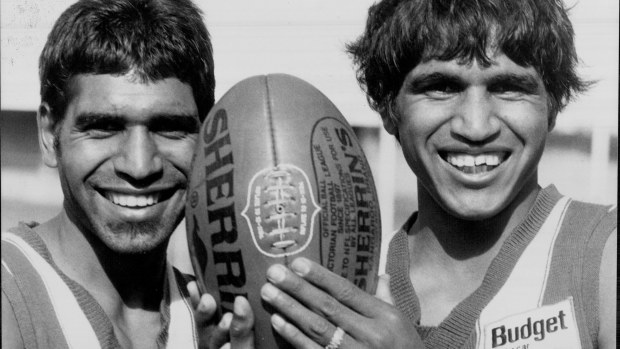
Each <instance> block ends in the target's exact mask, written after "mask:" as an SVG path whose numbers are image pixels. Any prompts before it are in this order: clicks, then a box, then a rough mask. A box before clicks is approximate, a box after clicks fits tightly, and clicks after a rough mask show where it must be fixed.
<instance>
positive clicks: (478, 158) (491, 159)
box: [446, 154, 501, 167]
mask: <svg viewBox="0 0 620 349" xmlns="http://www.w3.org/2000/svg"><path fill="white" fill-rule="evenodd" d="M446 161H448V163H449V164H450V165H452V166H456V167H464V166H470V167H471V166H480V165H487V166H497V165H499V164H500V163H501V157H500V154H480V155H475V156H474V155H469V154H448V155H447V156H446Z"/></svg>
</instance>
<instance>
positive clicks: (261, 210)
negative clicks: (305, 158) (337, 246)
mask: <svg viewBox="0 0 620 349" xmlns="http://www.w3.org/2000/svg"><path fill="white" fill-rule="evenodd" d="M319 211H320V207H319V206H318V205H317V203H316V202H315V200H314V196H313V193H312V186H311V185H310V181H309V179H308V176H307V175H306V174H305V173H304V172H303V170H301V169H300V168H299V167H297V166H294V165H291V164H280V165H278V166H276V167H271V168H266V169H263V170H261V171H260V172H258V173H257V174H256V175H254V177H253V178H252V180H251V181H250V184H249V186H248V199H247V204H246V206H245V208H244V210H243V211H242V212H241V215H242V216H243V217H244V218H245V219H246V221H247V223H248V225H249V227H250V231H251V232H252V239H253V240H254V244H255V245H256V247H257V248H258V250H259V251H260V252H261V253H263V254H265V255H267V256H270V257H284V256H290V255H293V254H296V253H299V252H301V251H303V250H304V249H305V248H306V247H307V246H308V244H309V243H310V241H311V240H312V233H313V230H314V220H315V217H316V215H317V214H318V212H319Z"/></svg>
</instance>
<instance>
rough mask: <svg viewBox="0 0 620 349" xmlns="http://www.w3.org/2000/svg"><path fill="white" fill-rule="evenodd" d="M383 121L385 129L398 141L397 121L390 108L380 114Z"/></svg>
mask: <svg viewBox="0 0 620 349" xmlns="http://www.w3.org/2000/svg"><path fill="white" fill-rule="evenodd" d="M379 114H380V115H381V120H382V121H383V128H384V129H385V130H386V131H387V133H389V134H391V135H392V136H394V137H396V139H398V126H397V125H396V120H395V118H394V116H392V114H391V113H390V112H389V111H388V108H385V109H383V110H382V111H381V112H380V113H379Z"/></svg>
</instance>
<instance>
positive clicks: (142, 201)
mask: <svg viewBox="0 0 620 349" xmlns="http://www.w3.org/2000/svg"><path fill="white" fill-rule="evenodd" d="M106 197H107V198H108V200H110V201H112V202H113V203H114V204H116V205H119V206H125V207H147V206H151V205H154V204H156V203H157V202H158V201H159V194H149V195H129V194H121V193H111V192H107V193H106Z"/></svg>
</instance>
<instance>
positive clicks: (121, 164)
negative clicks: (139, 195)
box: [114, 127, 163, 181]
mask: <svg viewBox="0 0 620 349" xmlns="http://www.w3.org/2000/svg"><path fill="white" fill-rule="evenodd" d="M119 148H120V149H119V150H118V155H117V156H116V158H115V160H114V167H115V170H116V171H117V173H118V174H119V175H120V176H122V177H125V179H127V180H130V181H145V180H147V181H148V180H152V179H154V178H155V177H158V176H160V175H161V173H162V171H163V161H162V158H161V154H160V152H159V149H158V145H157V143H156V142H155V140H154V139H153V135H151V134H150V132H149V131H148V130H147V129H146V128H143V127H136V128H135V129H130V130H128V131H127V134H126V135H125V137H124V140H123V141H122V142H121V143H120V144H119Z"/></svg>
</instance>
